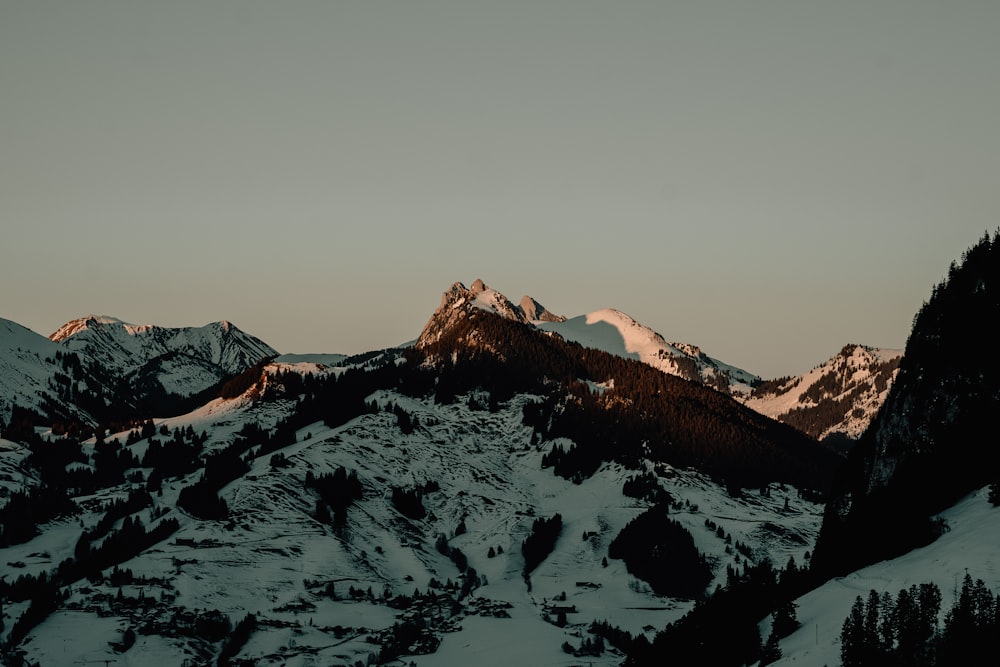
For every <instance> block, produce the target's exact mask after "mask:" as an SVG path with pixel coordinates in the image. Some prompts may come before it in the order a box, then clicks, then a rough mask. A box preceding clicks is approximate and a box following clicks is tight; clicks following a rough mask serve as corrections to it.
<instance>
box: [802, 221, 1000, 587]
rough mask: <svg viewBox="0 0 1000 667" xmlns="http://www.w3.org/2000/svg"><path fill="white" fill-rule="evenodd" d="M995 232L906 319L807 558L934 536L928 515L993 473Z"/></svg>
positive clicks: (831, 569) (830, 561)
mask: <svg viewBox="0 0 1000 667" xmlns="http://www.w3.org/2000/svg"><path fill="white" fill-rule="evenodd" d="M998 317H1000V233H997V234H995V235H994V236H993V237H992V238H990V236H989V235H984V236H983V238H982V239H980V240H979V242H978V243H976V244H975V245H974V246H973V247H971V248H969V249H968V250H967V251H966V252H965V254H964V255H963V257H962V261H961V262H960V263H954V262H953V263H952V265H951V267H950V268H949V270H948V275H947V277H946V278H945V279H944V280H943V281H942V282H941V283H940V284H939V285H937V286H936V287H935V288H934V289H933V291H932V294H931V296H930V299H929V300H928V301H927V302H926V303H925V304H924V305H923V307H922V308H921V309H920V311H919V312H918V313H917V315H916V317H915V318H914V320H913V329H912V332H911V334H910V337H909V340H908V341H907V344H906V352H905V354H904V356H903V359H902V361H901V363H900V367H899V375H898V377H897V379H896V381H895V384H894V385H893V386H892V388H891V390H890V393H889V396H888V398H887V400H886V402H885V404H884V405H883V407H882V409H881V411H880V413H879V415H878V417H877V418H876V419H875V420H874V421H873V422H872V424H871V426H870V427H869V429H868V430H867V431H866V433H865V435H864V436H863V437H862V439H861V441H860V443H859V444H858V446H857V447H855V449H854V450H853V451H852V452H851V454H850V456H849V458H848V462H847V464H846V465H845V466H844V468H843V470H842V471H841V473H840V476H839V478H838V480H837V482H836V487H835V490H834V497H833V500H832V501H831V502H830V504H829V506H828V508H827V514H826V517H825V520H824V525H823V532H822V534H821V537H820V542H819V545H818V546H817V551H816V555H815V559H814V567H816V568H818V569H820V570H822V571H824V572H826V573H827V574H836V573H841V572H847V571H850V570H853V569H856V568H857V567H860V566H861V565H864V564H867V563H870V562H874V561H876V560H881V559H883V558H887V557H890V556H894V555H897V554H900V553H903V552H905V551H907V550H909V549H910V548H913V547H914V546H916V545H919V544H923V543H927V542H929V541H931V540H933V539H934V537H935V535H936V530H937V527H936V526H935V525H934V524H933V522H932V521H931V520H930V516H931V515H932V514H934V513H936V512H939V511H941V510H942V509H944V508H946V507H948V506H949V505H951V504H952V503H954V502H955V501H956V500H958V499H959V498H960V497H961V496H962V495H964V494H966V493H968V492H970V491H972V490H974V489H977V488H981V487H982V486H984V485H986V484H988V483H990V482H993V481H995V480H996V479H997V477H998V472H997V471H998V464H1000V449H998V448H997V447H996V436H995V435H994V432H995V413H996V409H997V407H998V406H1000V379H998V378H1000V353H998V350H997V345H996V339H997V336H996V330H995V326H994V325H993V324H992V323H993V322H996V321H997V319H998Z"/></svg>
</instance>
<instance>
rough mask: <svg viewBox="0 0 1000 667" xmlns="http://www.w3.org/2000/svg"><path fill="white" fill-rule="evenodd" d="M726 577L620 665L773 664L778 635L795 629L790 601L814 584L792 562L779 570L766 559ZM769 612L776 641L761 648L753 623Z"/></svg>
mask: <svg viewBox="0 0 1000 667" xmlns="http://www.w3.org/2000/svg"><path fill="white" fill-rule="evenodd" d="M726 574H727V580H726V585H725V586H724V587H722V586H719V587H717V588H716V590H715V591H714V592H713V593H712V594H711V595H710V596H708V597H705V598H702V599H699V600H698V601H697V602H696V605H695V607H694V609H692V610H691V611H690V612H688V613H687V614H685V615H684V616H683V617H682V618H681V619H680V620H678V621H676V622H674V623H671V624H670V625H668V626H667V627H666V628H664V629H663V630H662V631H660V632H659V633H658V634H657V635H656V637H655V638H654V639H653V642H652V643H651V644H649V645H648V646H646V645H643V644H641V643H637V644H634V645H633V646H632V650H631V651H630V652H629V654H628V660H627V661H626V663H625V664H626V665H629V666H632V667H634V666H638V665H661V664H664V662H670V663H677V664H705V665H719V666H725V665H732V666H734V667H735V666H736V665H746V664H754V663H756V662H758V661H760V660H761V659H766V660H768V661H771V660H774V659H776V658H775V655H776V653H777V652H778V646H777V639H778V636H780V633H781V632H790V631H791V630H790V629H789V628H792V629H794V627H795V624H797V620H796V619H795V607H794V605H792V604H791V602H792V601H793V600H794V599H795V598H797V597H799V596H800V595H802V594H803V593H804V592H806V591H807V590H809V589H810V588H812V587H813V586H814V585H815V583H816V582H815V580H814V579H813V578H812V577H811V575H810V573H809V571H808V570H807V569H804V568H800V567H799V566H798V565H797V564H796V563H795V560H794V559H789V562H788V564H787V565H786V567H785V568H784V569H783V570H776V569H775V567H774V565H773V564H772V563H771V561H769V560H766V559H765V560H763V561H761V562H759V563H756V564H750V563H748V564H747V565H746V567H745V568H744V569H743V570H742V571H739V570H737V569H735V568H733V567H731V566H730V567H727V570H726ZM775 610H778V611H777V612H776V613H775ZM771 613H775V623H774V624H773V626H772V627H774V628H775V631H776V633H777V635H778V636H776V637H775V638H773V639H771V638H769V640H768V646H767V647H765V645H764V644H763V642H762V641H761V636H760V630H759V628H758V624H759V623H760V622H761V621H762V620H763V619H764V618H765V617H766V616H767V615H768V614H771ZM720 632H724V633H725V641H719V637H720V635H719V633H720ZM765 648H767V649H768V652H765Z"/></svg>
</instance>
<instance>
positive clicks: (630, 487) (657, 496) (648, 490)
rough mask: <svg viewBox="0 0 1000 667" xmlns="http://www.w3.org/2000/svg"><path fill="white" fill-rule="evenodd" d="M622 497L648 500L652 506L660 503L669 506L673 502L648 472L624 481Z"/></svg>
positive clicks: (655, 478)
mask: <svg viewBox="0 0 1000 667" xmlns="http://www.w3.org/2000/svg"><path fill="white" fill-rule="evenodd" d="M622 495H625V496H628V497H630V498H639V499H642V500H648V501H649V502H651V503H653V504H654V505H656V504H661V503H662V504H665V505H668V506H669V505H672V504H673V502H674V501H673V498H672V497H671V495H670V494H669V493H668V492H667V491H666V489H664V488H663V487H662V486H660V482H659V479H658V478H657V477H656V475H655V474H653V473H651V472H648V471H647V472H642V473H639V474H637V475H632V476H631V477H629V478H628V479H626V480H625V483H624V484H622Z"/></svg>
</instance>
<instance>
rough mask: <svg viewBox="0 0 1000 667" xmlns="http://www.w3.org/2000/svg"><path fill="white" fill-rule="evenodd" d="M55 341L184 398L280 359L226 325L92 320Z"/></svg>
mask: <svg viewBox="0 0 1000 667" xmlns="http://www.w3.org/2000/svg"><path fill="white" fill-rule="evenodd" d="M49 338H51V339H52V340H53V341H55V342H57V343H59V344H61V345H62V346H63V347H64V348H65V349H67V350H70V351H72V352H77V353H80V354H83V355H85V356H86V357H88V358H90V359H92V360H94V361H96V362H98V363H100V364H101V365H102V366H104V367H105V368H109V369H114V370H115V372H116V373H117V374H119V375H121V376H122V377H124V378H126V379H128V380H129V382H130V383H131V384H133V385H141V384H149V383H156V384H159V385H160V386H161V387H162V388H163V390H165V391H166V392H167V393H170V394H175V395H178V396H191V395H193V394H196V393H198V392H200V391H203V390H204V389H206V388H207V387H209V386H211V385H213V384H215V383H217V382H218V381H219V380H221V379H222V378H224V377H225V376H227V375H232V374H234V373H239V372H242V371H244V370H246V369H247V368H249V367H250V366H252V365H253V364H255V363H256V362H258V361H260V360H261V359H264V358H266V357H273V356H275V355H277V354H278V353H277V351H276V350H275V349H274V348H272V347H271V346H270V345H268V344H267V343H264V342H263V341H261V340H260V339H258V338H256V337H254V336H251V335H249V334H247V333H245V332H243V331H241V330H240V329H239V328H237V327H236V326H234V325H233V324H231V323H229V322H226V321H221V322H213V323H211V324H206V325H205V326H202V327H180V328H172V327H161V326H155V325H149V324H144V325H138V326H137V325H133V324H129V323H127V322H123V321H121V320H119V319H116V318H114V317H108V316H103V317H97V316H93V315H91V316H88V317H83V318H80V319H76V320H72V321H70V322H67V323H66V324H65V325H63V326H62V327H60V328H59V330H58V331H56V332H55V333H53V334H52V335H51V336H50V337H49Z"/></svg>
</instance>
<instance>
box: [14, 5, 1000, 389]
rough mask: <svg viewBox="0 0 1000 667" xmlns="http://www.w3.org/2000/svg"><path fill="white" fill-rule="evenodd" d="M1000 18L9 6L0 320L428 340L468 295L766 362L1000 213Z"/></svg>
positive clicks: (847, 326) (896, 303) (804, 348)
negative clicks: (483, 290)
mask: <svg viewBox="0 0 1000 667" xmlns="http://www.w3.org/2000/svg"><path fill="white" fill-rule="evenodd" d="M998 25H1000V4H996V3H978V2H971V1H966V2H963V1H959V2H954V3H948V4H947V5H940V4H937V3H929V2H919V1H918V2H911V1H906V0H890V1H885V2H870V3H854V2H848V3H836V4H802V3H785V2H778V1H763V2H758V3H752V4H750V3H742V2H735V1H733V2H721V3H672V2H625V3H615V4H613V5H611V4H605V3H598V2H550V3H521V2H511V3H499V4H495V5H480V4H468V3H443V2H421V3H407V4H388V3H377V2H373V3H315V2H289V3H281V4H273V3H267V2H252V1H245V2H244V1H240V2H231V1H228V0H227V1H223V2H207V3H203V2H187V1H181V2H171V3H136V2H124V1H104V0H96V1H94V2H88V3H78V2H70V1H54V2H38V3H34V2H33V3H2V4H0V63H3V65H2V66H0V90H3V91H4V95H3V97H2V98H0V118H2V120H0V146H2V147H3V150H2V151H0V220H2V230H3V234H2V239H3V240H2V241H0V280H2V281H3V284H4V285H5V288H6V289H5V294H4V297H3V300H2V301H0V317H3V318H6V319H10V320H13V321H15V322H17V323H19V324H22V325H24V326H26V327H28V328H30V329H32V330H34V331H36V332H37V333H39V334H41V335H45V336H47V335H49V334H51V333H52V332H54V331H55V330H56V329H57V328H58V327H59V326H61V325H62V324H64V323H65V322H66V321H68V320H71V319H74V318H77V317H81V316H84V315H87V314H96V315H105V314H106V315H111V316H114V317H118V318H120V319H122V320H126V321H129V322H133V323H136V324H145V323H149V324H159V325H163V326H200V325H203V324H206V323H208V322H212V321H218V320H222V319H225V320H229V321H232V322H233V323H235V324H236V325H237V326H239V327H240V328H241V329H243V330H245V331H247V332H248V333H251V334H253V335H255V336H258V337H259V338H261V339H262V340H264V341H265V342H267V343H269V344H270V345H272V346H273V347H275V348H276V349H278V350H280V351H281V352H289V353H345V354H351V353H357V352H362V351H367V350H371V349H378V348H383V347H388V346H392V345H396V344H399V343H403V342H405V341H408V340H412V339H413V338H415V337H416V336H417V335H418V334H419V332H420V329H421V327H422V326H423V325H424V323H425V322H426V320H427V318H428V317H429V316H430V314H431V313H432V312H433V310H434V309H435V308H436V307H437V305H438V303H439V301H440V297H441V293H442V292H443V291H444V290H445V289H447V288H448V286H449V285H451V284H452V283H453V282H455V281H461V282H464V283H465V284H467V285H469V284H471V283H472V281H473V280H475V279H476V278H482V279H483V280H484V281H485V282H486V283H487V284H488V285H490V286H491V287H493V288H494V289H497V290H498V291H500V292H502V293H504V294H505V295H507V296H508V297H510V298H511V299H512V300H515V301H516V300H518V299H519V298H520V297H521V296H522V295H524V294H529V295H531V296H532V297H534V298H536V299H537V300H538V301H539V302H541V303H542V304H544V305H545V306H546V307H548V308H549V309H550V310H552V311H553V312H556V313H559V314H563V315H567V316H575V315H581V314H584V313H587V312H592V311H595V310H598V309H601V308H607V307H610V308H616V309H618V310H621V311H624V312H626V313H627V314H629V315H630V316H632V317H634V318H635V319H636V320H638V321H640V322H642V323H643V324H646V325H648V326H650V327H652V328H653V329H655V330H656V331H658V332H659V333H661V334H662V335H663V336H664V337H666V338H667V339H668V340H672V341H683V342H688V343H692V344H695V345H698V346H700V347H701V348H702V349H703V350H704V351H705V352H706V353H707V354H709V355H711V356H713V357H715V358H718V359H720V360H723V361H725V362H726V363H730V364H733V365H735V366H738V367H741V368H744V369H746V370H748V371H750V372H753V373H756V374H759V375H761V376H763V377H765V378H771V377H777V376H781V375H790V374H798V373H802V372H804V371H807V370H809V368H811V367H812V366H814V365H816V364H818V363H821V362H822V361H824V360H825V359H827V358H829V357H830V356H832V355H833V354H835V353H836V352H837V351H838V350H839V349H840V348H841V347H842V346H843V345H845V344H848V343H862V344H866V345H872V346H876V347H887V348H902V347H903V346H904V344H905V341H906V337H907V335H908V333H909V329H910V325H911V322H912V319H913V316H914V314H915V313H916V312H917V309H918V308H919V307H920V305H921V303H922V302H923V301H924V300H925V299H927V298H928V297H929V295H930V293H931V289H932V288H933V286H934V285H935V284H936V283H938V282H939V281H940V280H941V279H942V278H943V277H944V276H945V275H946V273H947V270H948V265H949V263H950V262H952V261H955V260H959V259H960V257H961V254H962V252H963V251H964V250H965V249H966V248H968V247H969V246H971V245H973V244H974V243H975V242H976V241H977V240H978V239H979V238H980V237H981V236H982V235H983V233H984V232H991V233H992V231H993V230H995V229H996V228H997V227H998V224H1000V215H998V213H1000V133H997V132H996V128H995V124H996V118H998V117H1000V80H998V77H997V76H996V74H995V71H994V70H995V65H996V63H997V62H1000V41H998V40H996V39H995V29H996V26H998Z"/></svg>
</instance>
